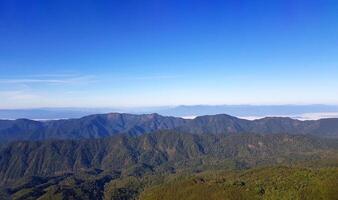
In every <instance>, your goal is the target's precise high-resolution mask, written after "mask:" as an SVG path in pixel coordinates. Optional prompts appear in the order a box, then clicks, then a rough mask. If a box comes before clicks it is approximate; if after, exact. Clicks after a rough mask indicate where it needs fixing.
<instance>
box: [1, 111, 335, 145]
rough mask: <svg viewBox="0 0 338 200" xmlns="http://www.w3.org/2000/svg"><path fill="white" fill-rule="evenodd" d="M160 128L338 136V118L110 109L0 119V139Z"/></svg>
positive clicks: (98, 135)
mask: <svg viewBox="0 0 338 200" xmlns="http://www.w3.org/2000/svg"><path fill="white" fill-rule="evenodd" d="M159 130H176V131H180V132H185V133H193V134H229V133H259V134H276V133H288V134H306V135H308V134H310V135H317V136H323V137H338V119H322V120H317V121H299V120H293V119H291V118H264V119H260V120H253V121H249V120H243V119H238V118H236V117H232V116H229V115H211V116H201V117H197V118H195V119H193V120H189V119H182V118H176V117H164V116H161V115H158V114H149V115H131V114H119V113H111V114H101V115H91V116H87V117H83V118H80V119H68V120H56V121H46V122H40V121H32V120H27V119H19V120H14V121H13V120H0V142H1V143H5V142H8V141H15V140H45V139H84V138H101V137H108V136H112V135H116V134H121V133H126V134H128V135H142V134H144V133H151V132H155V131H159Z"/></svg>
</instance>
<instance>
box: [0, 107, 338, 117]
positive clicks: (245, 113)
mask: <svg viewBox="0 0 338 200" xmlns="http://www.w3.org/2000/svg"><path fill="white" fill-rule="evenodd" d="M110 112H119V113H132V114H151V113H159V114H160V115H164V116H175V117H196V116H202V115H216V114H223V113H227V114H229V115H232V116H236V117H241V118H262V117H266V116H283V117H291V118H295V119H302V120H303V119H304V120H311V119H320V118H333V117H338V106H337V105H189V106H187V105H181V106H173V107H169V106H162V107H135V108H72V107H69V108H39V109H0V119H19V118H26V119H35V120H55V119H69V118H81V117H84V116H87V115H92V114H103V113H110Z"/></svg>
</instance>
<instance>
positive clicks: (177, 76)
mask: <svg viewBox="0 0 338 200" xmlns="http://www.w3.org/2000/svg"><path fill="white" fill-rule="evenodd" d="M119 78H120V79H123V80H164V79H177V78H182V76H180V75H149V76H125V77H119Z"/></svg>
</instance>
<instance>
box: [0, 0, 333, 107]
mask: <svg viewBox="0 0 338 200" xmlns="http://www.w3.org/2000/svg"><path fill="white" fill-rule="evenodd" d="M337 23H338V2H337V1H333V0H331V1H330V0H320V1H311V0H310V1H309V0H307V1H305V0H304V1H297V0H293V1H287V0H281V1H277V0H271V1H238V0H237V1H216V0H215V1H197V0H195V1H174V0H170V1H165V0H161V1H158V0H156V1H155V0H154V1H152V0H147V1H138V0H135V1H128V0H127V1H92V0H90V1H89V0H88V1H87V0H81V1H80V0H78V1H76V0H73V1H69V0H67V1H62V0H58V1H46V0H43V1H42V0H41V1H39V0H26V1H16V0H1V1H0V98H1V101H0V108H32V107H121V106H125V107H128V106H162V105H182V104H187V105H193V104H338V79H337V75H338V24H337Z"/></svg>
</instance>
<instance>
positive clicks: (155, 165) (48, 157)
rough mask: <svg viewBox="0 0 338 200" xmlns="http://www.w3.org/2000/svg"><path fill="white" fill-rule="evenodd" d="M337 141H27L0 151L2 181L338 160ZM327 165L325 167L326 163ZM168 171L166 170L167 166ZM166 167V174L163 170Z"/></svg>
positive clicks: (187, 137) (163, 136)
mask: <svg viewBox="0 0 338 200" xmlns="http://www.w3.org/2000/svg"><path fill="white" fill-rule="evenodd" d="M337 150H338V140H336V139H324V138H323V139H319V138H316V137H311V136H298V135H297V136H291V135H279V134H276V135H265V136H263V135H256V134H250V135H248V134H231V135H221V134H219V135H212V134H204V135H197V134H182V133H172V132H162V133H154V134H145V135H142V136H137V137H135V136H126V135H117V136H113V137H109V138H106V139H90V140H74V141H71V140H58V141H36V142H34V141H30V142H29V141H26V142H25V141H22V142H14V143H12V144H10V145H7V146H6V147H4V148H3V149H2V150H1V152H0V180H2V181H3V182H6V181H11V180H16V179H18V178H20V177H23V176H54V175H58V174H65V173H75V172H79V171H82V170H87V169H100V170H118V171H122V172H124V173H127V171H128V173H131V174H138V173H139V174H142V173H144V172H145V171H157V170H169V171H175V170H177V169H181V168H184V167H189V166H194V165H196V167H194V169H195V170H197V169H199V168H200V167H203V165H207V164H210V165H215V166H217V165H221V163H223V162H228V164H227V165H228V166H232V167H235V168H239V169H240V168H249V167H254V166H259V165H272V164H281V163H284V164H290V163H293V164H295V163H302V162H305V163H308V164H312V163H316V162H321V161H323V160H324V158H327V159H328V161H330V162H332V163H334V162H335V161H337ZM324 163H325V162H323V163H322V164H324ZM166 166H167V167H168V166H169V168H168V169H166V168H165V167H166ZM162 168H163V169H162Z"/></svg>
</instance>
